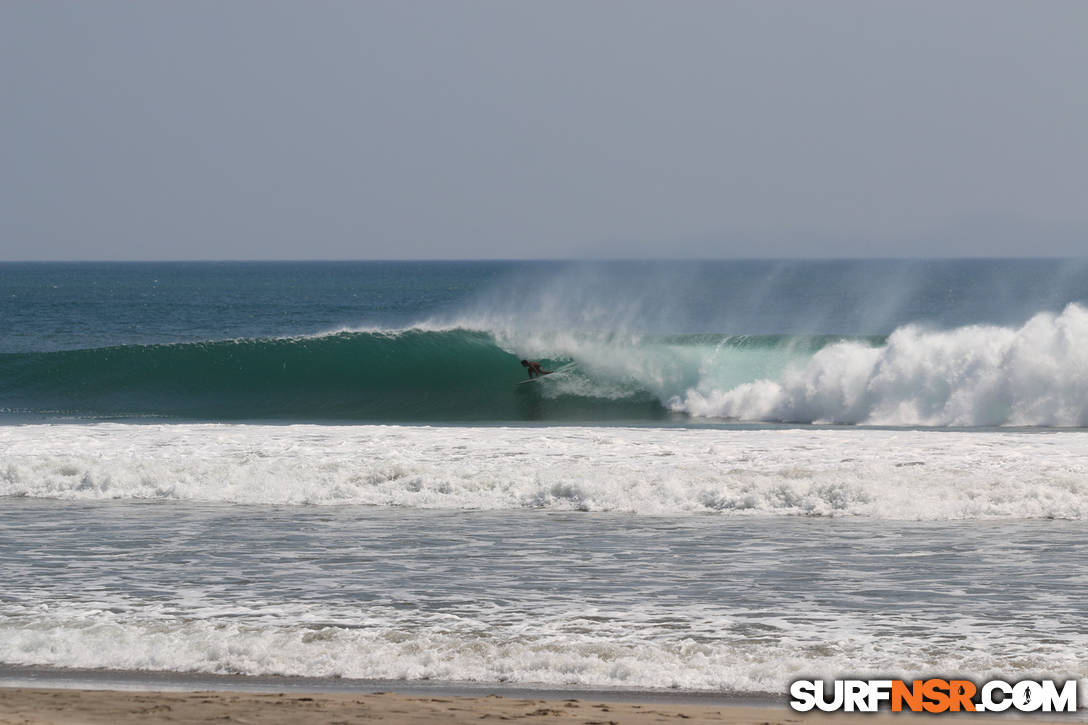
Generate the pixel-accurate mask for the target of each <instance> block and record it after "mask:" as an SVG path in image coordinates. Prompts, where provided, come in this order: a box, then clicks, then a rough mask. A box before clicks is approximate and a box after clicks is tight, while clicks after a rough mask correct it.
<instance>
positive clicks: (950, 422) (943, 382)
mask: <svg viewBox="0 0 1088 725" xmlns="http://www.w3.org/2000/svg"><path fill="white" fill-rule="evenodd" d="M669 404H670V407H672V408H673V409H674V410H678V411H683V412H686V413H690V414H692V415H695V416H710V417H725V418H734V419H741V420H764V421H767V420H778V421H794V422H834V423H864V424H872V425H926V426H997V425H1014V426H1071V427H1084V426H1085V425H1088V310H1085V308H1083V307H1081V306H1079V305H1075V304H1073V305H1069V306H1068V307H1066V308H1065V310H1064V311H1063V312H1062V313H1061V314H1060V315H1054V314H1051V313H1040V314H1038V315H1035V316H1034V317H1032V318H1031V319H1030V320H1029V321H1028V322H1027V323H1025V324H1024V325H1023V326H1022V327H1020V328H1015V329H1014V328H1006V327H995V326H970V327H963V328H959V329H955V330H948V331H928V330H925V329H923V328H920V327H917V326H907V327H904V328H900V329H898V330H896V331H895V332H894V333H892V335H891V336H889V338H888V341H887V343H886V344H885V345H883V346H880V347H872V346H868V345H863V344H859V343H857V342H841V343H838V344H834V345H830V346H828V347H825V348H823V349H821V350H819V351H817V352H816V353H815V354H814V355H812V357H811V358H810V359H809V360H807V361H806V362H804V363H803V364H797V365H793V366H791V367H790V368H789V369H788V370H787V371H786V372H785V374H784V375H782V376H781V377H780V378H779V379H777V380H775V379H766V378H764V379H760V380H756V381H752V382H749V383H745V384H743V385H739V386H736V387H722V386H718V385H717V384H716V383H715V382H714V381H713V380H703V381H700V383H699V384H698V385H696V386H694V387H692V388H690V389H689V390H687V391H686V392H685V393H683V394H681V395H677V396H676V397H674V398H673V399H672V400H671V401H670V403H669Z"/></svg>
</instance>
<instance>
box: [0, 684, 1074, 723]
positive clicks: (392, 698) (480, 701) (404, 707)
mask: <svg viewBox="0 0 1088 725" xmlns="http://www.w3.org/2000/svg"><path fill="white" fill-rule="evenodd" d="M916 717H918V716H912V715H908V714H892V713H882V714H879V715H857V714H853V715H848V714H835V715H827V714H800V713H794V712H791V711H790V710H789V709H787V708H786V707H755V706H721V705H688V704H676V703H674V704H664V705H658V704H651V703H630V702H626V703H617V702H598V701H594V700H582V699H575V698H571V699H563V700H548V699H525V698H508V697H501V696H498V695H488V696H483V697H454V696H449V697H443V696H419V695H402V694H395V693H388V692H377V693H370V694H358V693H299V692H291V693H254V692H224V691H203V692H131V691H117V690H72V689H45V688H22V687H15V688H0V723H3V725H9V724H10V725H16V724H18V725H47V724H48V725H128V724H132V725H135V724H137V723H177V724H180V725H185V724H189V723H192V724H196V723H261V724H262V725H279V724H281V723H282V724H284V725H287V724H288V723H298V722H305V723H307V725H347V724H349V723H372V722H389V723H409V724H412V723H418V724H420V725H430V724H432V723H434V724H437V723H478V722H480V721H481V720H524V721H529V722H533V721H536V722H563V723H578V724H579V725H612V724H615V725H626V724H628V723H629V724H630V725H643V724H646V723H671V722H684V723H730V724H731V725H749V724H753V725H755V724H758V725H779V724H784V723H801V722H806V721H808V722H810V721H813V720H816V721H820V722H823V723H835V722H852V723H857V722H858V721H859V719H864V720H866V721H874V720H875V721H877V722H885V723H890V722H893V721H902V720H903V719H904V718H906V719H914V718H916ZM922 717H925V716H922ZM999 721H1004V722H1006V723H1007V722H1008V718H993V717H986V718H976V717H972V718H971V722H972V723H978V725H984V724H985V723H993V722H999ZM1055 721H1056V719H1055ZM1032 722H1034V723H1042V722H1045V720H1043V719H1035V718H1032Z"/></svg>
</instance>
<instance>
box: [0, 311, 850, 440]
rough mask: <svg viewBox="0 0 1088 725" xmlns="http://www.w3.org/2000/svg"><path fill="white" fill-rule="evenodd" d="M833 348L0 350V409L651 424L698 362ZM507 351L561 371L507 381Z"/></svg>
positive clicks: (399, 344)
mask: <svg viewBox="0 0 1088 725" xmlns="http://www.w3.org/2000/svg"><path fill="white" fill-rule="evenodd" d="M837 339H839V338H827V339H822V338H803V339H801V338H798V339H790V338H780V337H723V336H715V335H699V336H670V337H659V338H655V339H652V340H647V339H638V340H616V339H613V338H609V337H606V338H602V339H585V340H578V341H576V342H574V343H572V342H571V341H570V339H569V338H564V340H565V341H564V342H562V343H560V342H557V341H551V342H547V343H546V345H547V346H548V348H549V349H551V350H554V352H553V353H552V355H551V357H549V356H547V355H541V354H539V352H540V349H539V348H541V345H542V344H545V343H541V342H540V341H539V340H538V341H536V342H535V343H525V344H521V345H520V347H519V344H517V343H512V342H510V341H503V342H502V343H501V344H500V343H499V342H497V341H496V339H495V338H494V337H493V336H492V335H491V334H490V333H486V332H478V331H470V330H461V329H455V330H445V331H428V330H419V329H411V330H405V331H400V332H343V333H338V334H333V335H327V336H323V337H310V338H291V339H265V340H237V341H216V342H202V343H192V344H170V345H131V346H122V347H110V348H96V349H88V350H72V351H61V352H46V353H19V354H6V355H0V407H2V408H4V409H5V410H7V411H9V412H10V411H15V412H32V413H33V412H41V413H52V414H56V413H61V414H66V413H67V414H73V415H100V416H148V417H155V416H166V417H178V418H197V419H229V420H246V419H291V420H321V419H329V420H359V421H391V422H393V421H483V420H489V421H519V420H631V421H637V420H655V419H661V418H664V417H666V416H668V415H670V413H669V411H668V407H667V403H668V399H669V396H671V395H676V394H682V393H683V391H684V389H685V388H686V387H687V386H689V385H693V384H695V383H696V382H697V381H698V380H699V379H700V377H705V375H706V374H707V369H708V366H710V367H717V368H720V375H721V376H722V378H723V379H722V382H723V383H727V384H735V383H741V382H745V381H748V380H751V379H754V378H755V377H760V376H761V375H764V374H773V372H774V371H775V370H778V369H780V368H781V367H782V365H783V364H785V362H786V361H788V360H789V359H792V358H794V357H796V356H798V355H801V356H802V357H805V356H808V355H811V354H812V352H813V351H814V350H816V349H818V348H820V347H822V346H824V345H825V344H828V343H830V342H832V341H834V340H837ZM553 343H554V344H553ZM534 348H536V349H534ZM515 349H518V350H519V353H520V354H515V353H514V352H512V350H515ZM521 355H525V356H530V357H534V359H537V360H540V361H541V362H542V363H543V364H544V366H545V367H546V368H561V369H562V371H561V372H560V373H559V374H557V375H554V376H549V377H548V378H545V379H544V380H543V381H541V382H539V383H534V384H531V385H520V384H519V383H521V381H523V380H525V379H526V378H527V376H526V372H525V370H524V368H522V366H521V364H520V356H521Z"/></svg>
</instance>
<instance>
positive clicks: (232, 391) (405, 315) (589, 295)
mask: <svg viewBox="0 0 1088 725" xmlns="http://www.w3.org/2000/svg"><path fill="white" fill-rule="evenodd" d="M1085 299H1088V268H1086V267H1085V265H1084V264H1082V263H1078V262H1070V261H1055V260H1004V261H1002V260H981V261H930V262H908V261H838V262H836V261H830V262H790V263H783V262H758V261H750V262H703V263H682V262H660V263H654V262H611V263H603V262H602V263H584V264H575V263H559V262H537V263H523V262H449V263H318V262H313V263H174V264H135V263H134V264H105V263H103V264H97V263H96V264H6V265H0V408H2V409H3V410H4V411H6V413H7V414H8V415H9V416H27V415H30V416H46V417H65V416H79V417H88V416H90V417H114V418H116V417H134V418H148V417H152V418H161V417H166V418H178V419H190V420H192V419H196V420H346V421H352V420H354V421H370V422H378V421H390V422H397V421H415V422H419V421H445V422H454V421H519V420H521V421H563V420H567V421H587V422H592V421H595V420H596V421H601V422H607V421H632V422H633V421H639V420H644V421H663V420H673V421H676V420H680V421H683V420H689V421H699V420H703V421H745V422H764V423H769V422H801V423H812V422H831V423H868V424H881V425H885V424H889V425H936V426H992V425H1029V426H1030V425H1035V426H1054V425H1057V426H1067V427H1068V426H1072V427H1079V426H1083V425H1085V424H1086V422H1088V398H1086V391H1088V383H1086V381H1085V380H1084V379H1083V378H1084V376H1083V373H1082V372H1081V371H1080V368H1079V362H1078V361H1079V360H1080V359H1082V358H1083V357H1084V356H1085V355H1088V326H1086V324H1085V316H1084V307H1082V306H1081V303H1082V302H1083V301H1084V300H1085ZM523 357H531V358H533V359H536V360H540V361H541V362H542V363H543V364H544V365H545V367H551V368H556V369H562V373H561V374H559V375H556V376H554V377H552V378H548V379H546V380H544V381H542V382H541V384H539V385H534V386H517V385H516V384H517V383H518V382H519V381H520V380H522V379H523V378H524V370H523V368H522V367H521V366H520V364H519V360H520V359H521V358H523ZM995 378H999V379H1000V381H1001V382H1000V384H998V385H996V386H995V385H994V384H993V380H994V379H995Z"/></svg>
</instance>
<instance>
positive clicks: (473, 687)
mask: <svg viewBox="0 0 1088 725" xmlns="http://www.w3.org/2000/svg"><path fill="white" fill-rule="evenodd" d="M0 689H48V690H88V691H91V690H108V691H115V692H149V691H155V692H203V691H213V692H235V693H280V692H283V693H291V694H315V693H317V694H372V693H374V692H395V693H397V694H398V695H405V696H441V697H469V698H474V697H483V696H489V695H494V696H500V697H504V698H519V699H544V700H566V699H570V698H577V699H580V700H593V701H607V702H614V703H669V704H677V705H699V706H711V705H713V706H728V707H734V706H750V707H760V708H777V707H785V702H786V700H785V694H784V693H783V695H782V697H781V698H776V697H774V696H773V695H771V694H769V693H757V692H725V691H709V690H680V689H648V688H589V687H586V688H581V687H573V686H572V687H555V686H547V685H540V686H537V687H533V686H531V685H525V684H520V683H502V682H469V681H464V682H458V681H448V680H380V679H373V680H372V679H348V678H338V677H289V676H279V675H260V676H258V675H220V674H210V673H201V672H192V673H190V672H166V671H163V672H158V671H143V670H104V669H103V670H99V669H78V668H59V667H58V668H53V667H33V666H18V665H0Z"/></svg>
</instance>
